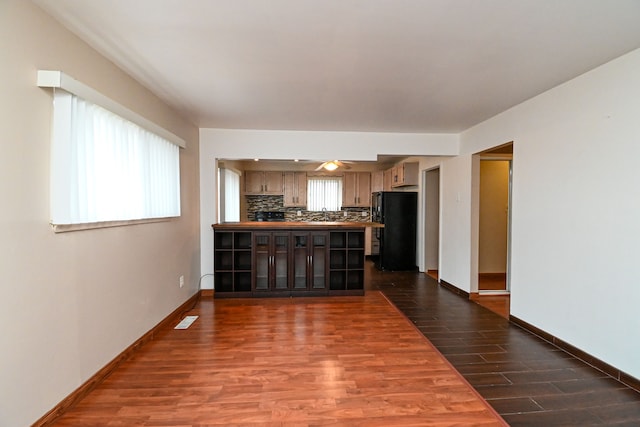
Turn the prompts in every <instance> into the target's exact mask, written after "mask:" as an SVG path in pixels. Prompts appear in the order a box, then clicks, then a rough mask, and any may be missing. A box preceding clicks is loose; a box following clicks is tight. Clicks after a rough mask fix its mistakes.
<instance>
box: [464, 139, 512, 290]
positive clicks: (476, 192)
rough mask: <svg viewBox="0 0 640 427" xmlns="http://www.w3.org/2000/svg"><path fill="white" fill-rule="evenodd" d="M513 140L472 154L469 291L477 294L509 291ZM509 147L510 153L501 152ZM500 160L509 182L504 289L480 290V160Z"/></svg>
mask: <svg viewBox="0 0 640 427" xmlns="http://www.w3.org/2000/svg"><path fill="white" fill-rule="evenodd" d="M513 144H514V143H513V141H511V142H508V143H506V144H501V145H498V146H495V147H492V148H489V149H487V150H484V151H481V152H479V153H475V154H473V156H472V199H473V200H474V202H473V203H472V209H473V213H474V214H473V221H472V223H473V230H474V233H472V245H471V248H472V262H471V280H470V285H471V287H470V289H471V293H477V294H478V295H509V294H510V293H511V241H512V228H511V225H512V212H513V208H512V204H513ZM508 148H510V149H511V153H510V154H509V153H502V151H505V150H506V149H508ZM481 160H482V161H486V160H488V161H491V160H501V161H509V177H508V179H509V182H508V200H507V248H506V251H507V253H506V258H507V259H506V268H505V272H506V284H505V285H506V286H505V290H498V291H493V290H480V289H479V283H478V276H479V268H480V262H479V259H480V256H479V255H480V250H479V248H480V161H481Z"/></svg>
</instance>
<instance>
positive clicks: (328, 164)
mask: <svg viewBox="0 0 640 427" xmlns="http://www.w3.org/2000/svg"><path fill="white" fill-rule="evenodd" d="M323 167H324V168H325V169H326V170H328V171H329V172H333V171H334V170H336V169H338V164H337V163H336V162H334V161H331V162H326V163H325V164H324V166H323Z"/></svg>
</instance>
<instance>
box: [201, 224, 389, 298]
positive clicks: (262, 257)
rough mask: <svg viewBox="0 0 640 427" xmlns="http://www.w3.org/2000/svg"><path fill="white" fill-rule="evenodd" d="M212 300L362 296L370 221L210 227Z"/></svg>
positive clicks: (374, 225) (217, 225)
mask: <svg viewBox="0 0 640 427" xmlns="http://www.w3.org/2000/svg"><path fill="white" fill-rule="evenodd" d="M212 227H213V231H214V280H215V282H214V283H215V293H214V295H215V297H216V298H229V297H290V296H327V295H364V275H365V269H364V259H365V229H366V228H367V227H380V224H378V223H372V222H346V221H345V222H328V221H318V222H303V221H298V222H232V223H222V224H213V226H212Z"/></svg>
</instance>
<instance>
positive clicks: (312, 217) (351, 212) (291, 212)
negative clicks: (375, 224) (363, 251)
mask: <svg viewBox="0 0 640 427" xmlns="http://www.w3.org/2000/svg"><path fill="white" fill-rule="evenodd" d="M245 198H246V201H247V219H248V220H249V221H254V220H255V212H258V211H278V212H284V216H285V221H349V222H368V221H371V210H370V209H369V208H344V209H343V210H341V211H329V212H326V218H325V212H315V211H314V212H312V211H307V210H304V209H302V208H285V207H284V197H283V196H245ZM298 212H300V216H298ZM363 212H364V216H363ZM345 213H346V216H345Z"/></svg>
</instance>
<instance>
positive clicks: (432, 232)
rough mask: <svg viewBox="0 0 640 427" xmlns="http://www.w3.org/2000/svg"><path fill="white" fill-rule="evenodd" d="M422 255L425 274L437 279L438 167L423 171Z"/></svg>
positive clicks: (438, 249)
mask: <svg viewBox="0 0 640 427" xmlns="http://www.w3.org/2000/svg"><path fill="white" fill-rule="evenodd" d="M423 188H424V189H425V191H424V199H423V200H424V213H425V215H424V257H425V268H424V271H425V272H426V273H427V275H429V276H431V277H433V278H434V279H436V280H438V268H439V263H440V255H439V254H440V168H435V169H430V170H427V171H425V172H424V176H423Z"/></svg>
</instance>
